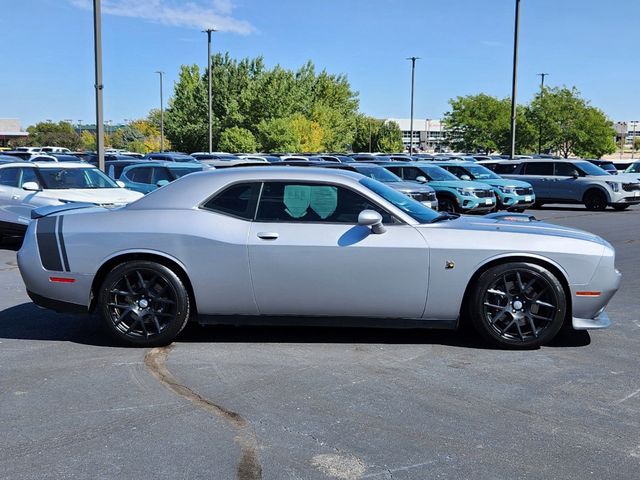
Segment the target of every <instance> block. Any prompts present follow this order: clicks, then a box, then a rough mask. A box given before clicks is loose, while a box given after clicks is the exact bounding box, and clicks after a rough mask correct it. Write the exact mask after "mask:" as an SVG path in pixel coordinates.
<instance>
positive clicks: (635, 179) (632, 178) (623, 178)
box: [587, 173, 640, 183]
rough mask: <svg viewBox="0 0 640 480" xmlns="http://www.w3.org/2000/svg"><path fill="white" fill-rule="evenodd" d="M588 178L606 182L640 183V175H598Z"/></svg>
mask: <svg viewBox="0 0 640 480" xmlns="http://www.w3.org/2000/svg"><path fill="white" fill-rule="evenodd" d="M587 178H597V179H598V180H603V181H605V182H620V183H639V179H640V173H619V174H618V175H598V176H597V177H587Z"/></svg>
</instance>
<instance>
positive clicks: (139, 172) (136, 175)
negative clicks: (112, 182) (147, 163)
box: [127, 167, 151, 183]
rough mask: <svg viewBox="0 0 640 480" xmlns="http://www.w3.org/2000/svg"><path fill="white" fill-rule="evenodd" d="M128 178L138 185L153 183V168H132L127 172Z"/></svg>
mask: <svg viewBox="0 0 640 480" xmlns="http://www.w3.org/2000/svg"><path fill="white" fill-rule="evenodd" d="M127 178H128V179H129V180H131V181H132V182H136V183H151V168H149V167H142V168H132V169H131V170H129V171H128V172H127Z"/></svg>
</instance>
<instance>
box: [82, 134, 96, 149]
mask: <svg viewBox="0 0 640 480" xmlns="http://www.w3.org/2000/svg"><path fill="white" fill-rule="evenodd" d="M80 141H81V142H82V145H81V146H82V148H83V149H84V150H86V151H95V150H96V136H95V135H94V134H93V133H91V132H89V131H87V130H83V131H82V134H81V135H80Z"/></svg>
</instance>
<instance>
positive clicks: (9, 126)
mask: <svg viewBox="0 0 640 480" xmlns="http://www.w3.org/2000/svg"><path fill="white" fill-rule="evenodd" d="M28 136H29V134H28V133H27V132H25V131H24V130H22V129H21V128H20V120H18V119H16V118H0V147H6V146H8V144H9V142H10V141H11V140H17V139H19V138H25V137H28Z"/></svg>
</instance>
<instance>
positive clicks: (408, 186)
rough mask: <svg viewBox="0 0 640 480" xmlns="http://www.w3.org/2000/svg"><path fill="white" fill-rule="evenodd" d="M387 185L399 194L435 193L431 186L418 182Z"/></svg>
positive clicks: (389, 183)
mask: <svg viewBox="0 0 640 480" xmlns="http://www.w3.org/2000/svg"><path fill="white" fill-rule="evenodd" d="M385 185H388V186H390V187H391V188H393V189H394V190H398V191H399V192H414V193H415V192H419V193H431V192H435V190H434V189H433V188H431V187H430V186H429V185H426V184H423V183H417V182H385Z"/></svg>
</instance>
